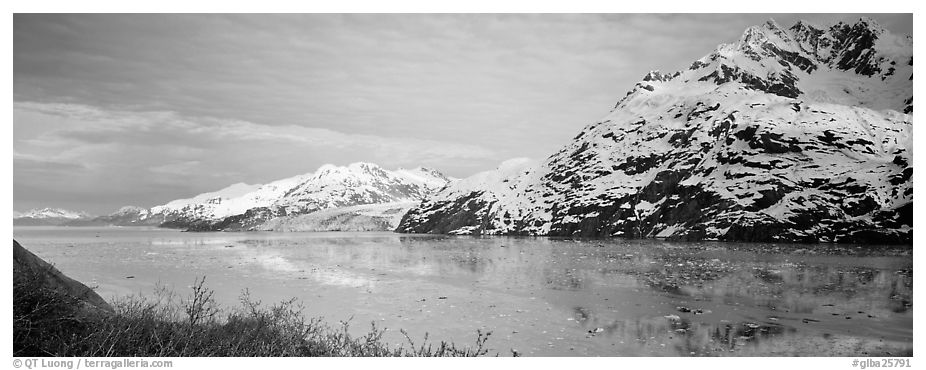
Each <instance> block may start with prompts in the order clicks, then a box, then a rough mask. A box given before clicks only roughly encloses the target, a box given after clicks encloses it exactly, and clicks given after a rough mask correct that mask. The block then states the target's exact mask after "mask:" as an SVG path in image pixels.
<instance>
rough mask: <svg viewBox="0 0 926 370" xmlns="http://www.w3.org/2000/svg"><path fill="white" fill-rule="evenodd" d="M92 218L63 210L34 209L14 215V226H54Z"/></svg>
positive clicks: (84, 214) (85, 214) (80, 213)
mask: <svg viewBox="0 0 926 370" xmlns="http://www.w3.org/2000/svg"><path fill="white" fill-rule="evenodd" d="M91 217H92V216H90V215H89V214H87V213H84V212H78V211H70V210H66V209H61V208H41V209H33V210H30V211H28V212H25V213H15V212H14V215H13V225H17V226H54V225H63V224H66V223H69V222H75V221H83V220H89V219H91Z"/></svg>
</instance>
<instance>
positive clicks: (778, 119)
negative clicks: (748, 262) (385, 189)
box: [397, 19, 912, 242]
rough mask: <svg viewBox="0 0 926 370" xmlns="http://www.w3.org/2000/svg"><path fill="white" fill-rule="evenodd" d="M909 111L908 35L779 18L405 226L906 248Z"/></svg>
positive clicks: (658, 77)
mask: <svg viewBox="0 0 926 370" xmlns="http://www.w3.org/2000/svg"><path fill="white" fill-rule="evenodd" d="M910 112H912V39H911V38H910V37H909V36H907V37H900V36H894V35H892V34H890V32H888V31H886V30H884V29H883V28H881V27H880V26H878V25H877V24H876V23H874V22H873V21H871V20H869V19H860V20H859V21H858V22H857V23H855V24H852V25H850V24H845V23H840V24H837V25H834V26H832V27H830V28H828V29H822V28H819V27H816V26H813V25H810V24H809V23H807V22H799V23H797V24H796V25H794V26H793V27H791V28H789V29H783V28H781V27H780V26H778V25H777V24H776V23H775V22H774V21H769V22H767V23H766V24H764V25H761V26H755V27H750V28H748V29H747V30H746V31H745V32H744V33H743V35H742V37H741V38H740V39H739V41H737V42H736V43H733V44H722V45H720V46H718V47H717V48H716V49H715V50H714V51H713V52H711V53H709V54H708V55H706V56H705V57H703V58H701V59H699V60H697V61H695V62H694V63H693V64H692V65H691V67H690V68H688V69H687V70H684V71H679V72H675V73H672V74H662V73H659V72H657V71H654V72H650V73H649V74H647V75H646V76H645V77H644V78H643V80H642V81H640V82H639V83H637V84H636V85H635V86H634V87H633V89H632V90H631V91H630V92H628V94H627V95H626V96H625V97H623V98H622V99H620V100H619V101H618V102H617V104H616V105H615V106H614V108H613V110H612V111H611V113H610V114H608V115H607V116H606V117H605V118H604V119H602V120H601V121H599V122H596V123H594V124H592V125H589V126H587V127H585V128H584V129H583V130H582V131H581V132H580V133H579V134H578V135H577V136H576V137H575V138H574V139H573V141H572V142H571V143H570V144H568V145H566V146H565V147H564V148H562V149H561V150H560V151H558V152H557V153H555V154H553V155H552V156H550V157H549V158H547V159H546V160H545V161H543V162H542V163H540V164H538V165H536V166H526V167H523V168H520V169H519V170H518V171H510V170H508V169H499V170H498V171H496V174H494V175H493V174H486V173H483V174H479V175H476V176H474V177H473V178H470V179H463V180H461V181H460V182H458V183H457V184H455V185H453V186H449V187H447V188H445V189H444V190H442V191H439V192H437V193H436V194H434V195H433V196H431V197H429V198H427V199H426V200H425V201H424V202H423V203H422V204H421V206H419V207H417V208H414V209H412V210H411V211H409V213H408V214H407V215H406V217H405V218H404V219H403V220H402V222H401V223H400V226H399V227H398V229H397V231H400V232H417V233H451V234H519V235H523V234H527V235H568V236H574V235H580V236H627V237H661V238H670V239H685V240H703V239H707V240H746V241H841V242H874V241H881V242H909V241H910V240H912V217H910V214H911V212H912V166H911V164H912V161H911V158H912V117H911V115H910V114H909V113H910Z"/></svg>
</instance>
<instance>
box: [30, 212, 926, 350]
mask: <svg viewBox="0 0 926 370" xmlns="http://www.w3.org/2000/svg"><path fill="white" fill-rule="evenodd" d="M14 238H15V239H16V240H17V241H19V242H20V243H22V244H23V246H25V247H26V248H27V249H29V250H31V251H32V252H34V253H35V254H37V255H38V256H39V257H42V258H43V259H45V260H46V261H49V262H51V263H53V264H55V265H56V266H57V267H58V268H59V269H60V270H62V271H63V272H64V273H65V274H67V275H69V276H71V277H73V278H75V279H77V280H80V281H82V282H84V283H86V284H87V285H90V286H95V287H97V291H98V292H99V293H100V295H101V296H103V297H104V298H107V299H110V300H112V299H113V298H115V297H122V296H126V295H131V294H142V295H153V294H154V293H155V289H156V288H157V286H159V285H160V286H165V287H167V288H170V289H173V290H174V291H175V292H177V293H179V294H181V295H186V294H187V293H188V292H189V289H188V287H189V286H191V285H192V284H193V282H194V281H195V280H196V279H197V278H199V277H203V276H205V277H206V285H207V286H208V287H209V288H211V289H214V290H215V294H216V298H217V299H218V300H219V302H220V303H221V304H223V305H225V306H229V307H230V306H233V305H237V304H238V299H239V297H240V295H241V293H242V291H243V290H245V289H247V290H248V292H249V294H250V296H251V297H252V298H255V299H258V300H261V301H263V302H264V303H265V304H270V303H274V302H279V301H282V300H286V299H289V298H292V297H295V298H297V299H298V300H300V301H301V302H302V304H303V306H304V313H305V314H306V316H309V317H315V316H323V317H324V319H325V321H327V322H328V323H330V324H337V322H338V321H339V320H349V319H350V320H351V321H350V323H351V331H352V332H355V333H357V334H362V333H365V332H366V331H368V330H369V328H370V322H375V323H376V325H377V327H379V328H387V329H388V330H387V332H386V335H385V337H384V338H385V340H387V341H388V342H389V343H394V344H402V343H406V339H405V337H404V336H403V335H402V334H400V333H399V329H404V330H405V331H407V332H408V334H409V336H410V337H411V338H412V339H414V340H416V342H419V343H420V341H421V339H422V338H423V337H424V335H425V333H428V334H429V338H430V340H431V341H441V340H445V341H448V342H449V341H452V342H455V343H456V344H458V345H461V344H462V345H467V344H470V343H472V342H473V341H474V340H475V338H476V330H477V329H481V330H483V331H491V332H492V335H491V337H490V339H489V341H488V343H487V345H488V347H490V348H491V349H492V352H491V353H492V354H494V353H495V352H498V353H499V354H501V355H510V354H511V353H512V350H515V351H517V352H518V353H519V354H522V355H535V356H538V355H539V356H570V355H571V356H635V355H644V356H737V355H748V356H776V355H784V356H793V355H810V356H865V355H872V356H875V355H877V356H887V355H908V356H909V355H912V346H913V311H912V304H913V303H912V300H913V257H912V250H911V248H910V247H893V248H889V247H882V246H844V245H826V244H821V245H789V244H778V245H774V244H749V243H709V242H703V243H682V242H665V241H658V240H624V239H585V240H573V239H555V238H507V237H484V238H480V237H451V236H431V235H406V234H393V233H256V232H251V233H185V232H179V231H175V230H165V229H155V228H58V227H17V228H15V229H14Z"/></svg>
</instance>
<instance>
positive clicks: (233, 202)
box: [147, 162, 451, 230]
mask: <svg viewBox="0 0 926 370" xmlns="http://www.w3.org/2000/svg"><path fill="white" fill-rule="evenodd" d="M449 181H451V179H450V178H448V177H446V176H444V175H443V174H441V173H440V172H438V171H435V170H431V169H427V168H423V167H418V168H414V169H398V170H395V171H390V170H386V169H383V168H381V167H379V166H378V165H375V164H372V163H362V162H360V163H353V164H350V165H347V166H343V167H339V166H334V165H330V164H329V165H324V166H322V167H321V168H319V169H318V170H317V171H315V172H312V173H308V174H304V175H299V176H295V177H290V178H286V179H282V180H278V181H274V182H271V183H268V184H265V185H247V184H242V183H239V184H235V185H232V186H229V187H227V188H224V189H222V190H219V191H216V192H211V193H205V194H200V195H197V196H195V197H193V198H189V199H179V200H175V201H172V202H169V203H167V204H164V205H161V206H156V207H152V208H151V209H150V212H149V215H148V216H147V217H149V218H160V219H161V220H162V221H163V223H162V224H161V225H162V226H165V227H178V228H188V229H192V230H257V229H260V230H267V229H275V227H276V226H274V225H279V228H280V229H286V230H297V229H302V230H315V229H321V228H326V229H332V228H337V227H338V226H336V225H334V221H325V220H316V221H313V222H309V219H310V218H306V217H302V218H301V219H299V220H295V219H294V218H296V217H297V216H303V215H307V214H312V213H314V212H318V211H327V214H328V215H330V216H331V217H335V214H337V215H339V216H338V217H340V218H338V219H340V220H344V221H347V220H353V221H351V222H354V223H356V222H357V221H358V220H356V217H357V216H359V215H366V216H368V217H371V218H370V222H371V223H372V224H375V225H379V226H376V229H378V230H391V229H393V228H395V226H396V225H397V224H398V217H395V215H394V213H395V212H398V211H397V210H396V209H401V213H402V214H404V213H405V210H407V209H408V208H411V207H413V206H414V205H416V204H417V203H418V202H420V201H421V199H422V198H423V197H424V196H425V195H428V194H430V193H431V192H433V191H436V190H438V189H440V188H442V187H444V186H445V185H446V184H447V183H448V182H449ZM384 204H389V205H390V206H387V207H386V209H385V210H378V209H379V208H382V207H381V206H382V205H384ZM364 206H366V207H367V208H370V209H366V210H365V209H364ZM351 207H353V208H351ZM397 207H398V208H397ZM342 208H343V209H344V211H343V212H341V213H338V212H337V211H335V210H336V209H342ZM388 210H392V211H390V212H386V211H388ZM371 212H372V214H378V213H381V212H386V213H385V214H382V215H379V216H376V217H374V216H370V214H371ZM318 217H319V215H316V217H315V218H316V219H317V218H318ZM271 220H272V221H273V223H270V224H266V225H265V223H267V222H268V221H271ZM326 220H327V219H326ZM372 224H371V225H372ZM351 227H352V226H347V225H345V226H344V229H350V228H351ZM357 227H358V228H363V229H368V228H372V227H373V226H369V225H367V226H357Z"/></svg>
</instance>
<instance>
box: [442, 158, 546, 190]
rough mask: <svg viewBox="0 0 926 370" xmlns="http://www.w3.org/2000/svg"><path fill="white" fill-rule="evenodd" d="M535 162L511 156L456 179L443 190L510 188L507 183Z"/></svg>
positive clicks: (531, 166) (530, 168)
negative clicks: (486, 168) (463, 177)
mask: <svg viewBox="0 0 926 370" xmlns="http://www.w3.org/2000/svg"><path fill="white" fill-rule="evenodd" d="M537 164H538V162H537V161H534V160H532V159H530V158H512V159H509V160H506V161H504V162H502V163H501V164H499V165H498V167H497V168H495V169H493V170H489V171H483V172H480V173H477V174H475V175H472V176H470V177H467V178H465V179H461V180H458V181H456V182H454V183H453V184H451V185H450V186H448V187H447V189H446V190H445V191H444V192H450V193H453V192H457V191H465V192H470V191H486V192H496V191H504V190H505V189H506V188H510V184H507V183H508V182H510V180H512V179H515V178H518V177H520V176H523V175H525V174H526V173H529V172H530V171H532V170H533V169H534V167H536V166H537Z"/></svg>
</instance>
